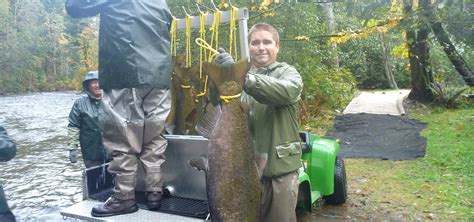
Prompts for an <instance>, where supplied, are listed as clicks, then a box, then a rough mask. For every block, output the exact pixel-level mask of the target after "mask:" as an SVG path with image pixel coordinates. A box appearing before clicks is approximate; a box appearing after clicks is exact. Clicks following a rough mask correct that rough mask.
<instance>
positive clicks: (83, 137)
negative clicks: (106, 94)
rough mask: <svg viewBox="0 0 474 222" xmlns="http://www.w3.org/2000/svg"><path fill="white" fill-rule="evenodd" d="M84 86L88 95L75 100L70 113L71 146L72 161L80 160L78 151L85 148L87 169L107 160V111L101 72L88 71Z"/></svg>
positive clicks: (69, 144)
mask: <svg viewBox="0 0 474 222" xmlns="http://www.w3.org/2000/svg"><path fill="white" fill-rule="evenodd" d="M82 86H83V89H84V91H85V92H86V94H85V95H84V96H82V97H80V98H79V99H77V100H76V101H75V102H74V105H73V106H72V109H71V112H70V113H69V124H68V131H67V132H68V134H67V135H68V148H69V161H71V163H76V162H77V150H78V148H79V147H81V152H82V158H83V159H84V164H85V166H86V168H90V167H94V166H100V165H101V164H103V163H105V162H106V160H107V153H106V151H105V148H104V144H103V143H102V129H103V126H102V125H103V111H102V108H101V100H102V90H101V89H100V87H99V73H98V72H97V71H91V72H88V73H87V74H86V76H85V77H84V81H83V82H82Z"/></svg>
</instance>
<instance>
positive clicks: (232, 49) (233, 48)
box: [229, 6, 239, 60]
mask: <svg viewBox="0 0 474 222" xmlns="http://www.w3.org/2000/svg"><path fill="white" fill-rule="evenodd" d="M238 10H239V9H238V8H236V7H234V6H232V8H231V9H230V33H229V53H230V54H231V55H232V53H234V59H236V60H237V28H236V24H235V23H236V21H237V12H238Z"/></svg>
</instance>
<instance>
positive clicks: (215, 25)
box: [208, 10, 221, 62]
mask: <svg viewBox="0 0 474 222" xmlns="http://www.w3.org/2000/svg"><path fill="white" fill-rule="evenodd" d="M220 20H221V11H220V10H216V11H215V12H214V19H213V21H212V26H211V28H210V31H211V32H212V36H211V48H214V49H218V48H219V23H220ZM214 46H215V47H214ZM212 56H213V55H212V54H210V55H209V58H208V61H209V62H210V61H212V59H211V57H212Z"/></svg>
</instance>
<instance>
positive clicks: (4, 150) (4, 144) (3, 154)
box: [0, 126, 16, 214]
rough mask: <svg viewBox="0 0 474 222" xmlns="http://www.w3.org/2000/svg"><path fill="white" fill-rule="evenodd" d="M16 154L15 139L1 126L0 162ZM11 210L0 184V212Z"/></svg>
mask: <svg viewBox="0 0 474 222" xmlns="http://www.w3.org/2000/svg"><path fill="white" fill-rule="evenodd" d="M15 154H16V145H15V143H14V142H13V140H12V139H11V138H10V137H9V136H8V135H7V132H6V130H5V128H3V127H2V126H0V162H6V161H9V160H11V159H12V158H13V157H14V156H15ZM8 211H10V208H8V204H7V200H6V199H5V193H3V187H2V185H0V214H3V213H6V212H8Z"/></svg>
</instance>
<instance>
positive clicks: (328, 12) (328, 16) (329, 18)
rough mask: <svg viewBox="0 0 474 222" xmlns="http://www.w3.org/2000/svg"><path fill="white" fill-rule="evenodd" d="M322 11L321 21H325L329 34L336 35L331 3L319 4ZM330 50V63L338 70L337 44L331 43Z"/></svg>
mask: <svg viewBox="0 0 474 222" xmlns="http://www.w3.org/2000/svg"><path fill="white" fill-rule="evenodd" d="M321 7H322V11H323V15H324V16H323V19H324V20H325V21H326V24H327V26H328V31H329V34H335V33H336V25H335V24H336V23H335V18H334V5H333V3H332V2H327V3H323V4H321ZM330 50H331V59H332V61H331V63H332V67H334V68H338V67H339V58H338V56H337V43H335V42H333V43H331V46H330Z"/></svg>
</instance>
